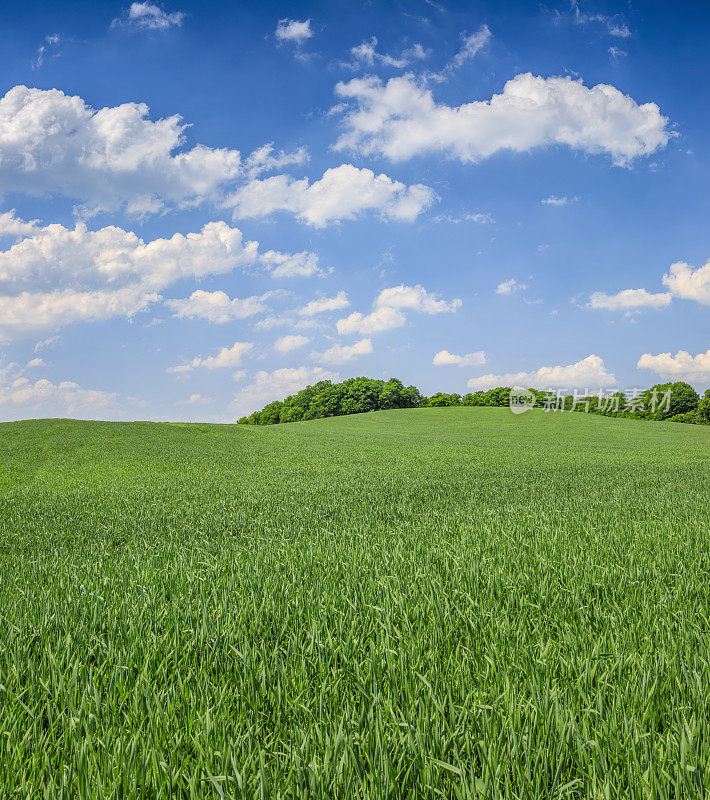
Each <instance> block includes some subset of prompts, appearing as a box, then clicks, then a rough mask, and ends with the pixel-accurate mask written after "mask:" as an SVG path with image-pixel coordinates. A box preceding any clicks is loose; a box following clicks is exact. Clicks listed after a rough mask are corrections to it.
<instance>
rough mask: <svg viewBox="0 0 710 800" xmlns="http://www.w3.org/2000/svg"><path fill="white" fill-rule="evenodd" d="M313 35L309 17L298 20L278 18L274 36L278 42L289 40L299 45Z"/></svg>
mask: <svg viewBox="0 0 710 800" xmlns="http://www.w3.org/2000/svg"><path fill="white" fill-rule="evenodd" d="M312 36H313V31H312V30H311V21H310V19H307V20H304V21H303V22H299V21H298V20H296V19H280V20H279V23H278V25H277V26H276V38H277V39H278V40H279V42H289V43H290V44H295V45H296V46H297V47H300V46H301V45H302V44H303V43H304V42H305V41H307V40H308V39H310V38H311V37H312Z"/></svg>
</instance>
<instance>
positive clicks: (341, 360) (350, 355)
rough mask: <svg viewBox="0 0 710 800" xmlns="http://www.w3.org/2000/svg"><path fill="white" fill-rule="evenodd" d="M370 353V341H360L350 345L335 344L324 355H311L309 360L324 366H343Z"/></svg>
mask: <svg viewBox="0 0 710 800" xmlns="http://www.w3.org/2000/svg"><path fill="white" fill-rule="evenodd" d="M371 352H372V339H360V341H359V342H355V344H350V345H340V344H335V345H333V346H332V347H330V348H328V350H326V351H325V352H324V353H311V358H312V359H314V360H315V361H321V362H322V363H324V364H345V363H346V362H347V361H352V360H353V359H354V358H357V357H358V356H363V355H367V354H368V353H371Z"/></svg>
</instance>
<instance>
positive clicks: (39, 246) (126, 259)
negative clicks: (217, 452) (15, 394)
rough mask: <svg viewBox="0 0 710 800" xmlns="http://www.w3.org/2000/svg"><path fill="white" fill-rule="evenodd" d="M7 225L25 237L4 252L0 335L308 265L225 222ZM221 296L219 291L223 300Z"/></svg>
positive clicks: (136, 308) (119, 312)
mask: <svg viewBox="0 0 710 800" xmlns="http://www.w3.org/2000/svg"><path fill="white" fill-rule="evenodd" d="M13 220H14V221H13ZM5 223H6V228H8V229H14V230H15V231H16V232H18V231H20V232H21V231H22V230H23V229H24V230H25V233H26V235H25V236H24V238H20V240H19V241H17V242H15V243H14V244H13V245H12V246H11V247H10V248H9V249H8V250H0V340H9V339H14V338H19V337H22V336H25V335H28V334H31V333H34V332H38V331H41V330H43V329H51V328H58V327H60V326H63V325H67V324H69V323H72V322H80V321H83V322H89V321H97V320H103V319H108V318H110V317H115V316H126V317H130V316H133V315H134V314H137V313H138V312H140V311H143V310H145V309H147V308H148V307H149V306H150V305H151V304H152V303H155V302H157V301H158V300H159V299H160V291H161V290H162V289H164V288H165V287H166V286H168V285H169V284H171V283H173V282H174V281H176V280H178V279H181V278H197V279H199V278H203V277H205V276H206V275H215V274H224V273H227V272H230V271H232V270H234V269H236V268H239V267H242V268H244V267H251V266H256V267H261V268H263V269H265V270H268V271H273V272H280V273H281V274H283V273H284V272H285V271H288V269H289V268H290V267H289V265H292V267H293V264H294V263H295V267H294V268H302V266H303V255H304V254H296V255H295V256H289V255H287V254H278V253H274V252H273V251H267V253H260V252H259V246H258V243H257V242H254V241H247V240H245V239H244V237H243V236H242V233H241V231H240V230H239V229H238V228H231V227H230V226H229V225H227V224H226V223H224V222H210V223H208V224H207V225H205V226H204V227H203V228H202V230H201V231H200V232H199V233H188V234H187V235H186V236H184V235H182V234H179V233H176V234H174V235H173V236H172V237H170V238H169V239H154V240H153V241H150V242H144V241H143V240H142V239H141V238H139V237H138V236H136V234H135V233H132V232H130V231H125V230H123V229H122V228H119V227H116V226H113V225H112V226H108V227H105V228H100V229H99V230H96V231H91V230H89V229H88V228H87V226H86V225H85V224H84V223H82V222H79V223H77V225H76V227H75V228H73V229H72V228H65V227H64V226H62V225H57V224H55V225H47V226H46V227H41V226H37V225H34V224H30V223H22V221H21V220H16V218H12V219H10V220H9V222H8V220H7V218H5ZM23 226H24V228H23ZM27 226H29V227H27ZM313 258H314V259H315V256H313ZM277 262H278V263H277ZM205 294H207V293H205ZM213 299H215V298H213ZM222 300H223V298H220V297H219V296H218V297H217V298H216V301H217V304H219V303H220V302H222ZM192 301H193V303H192V306H189V307H194V305H195V303H197V302H200V303H201V304H202V307H204V306H205V303H206V298H205V296H204V294H202V295H201V294H198V295H197V298H195V297H194V296H193V298H192ZM187 307H188V306H185V308H187ZM231 308H232V310H236V308H237V306H231Z"/></svg>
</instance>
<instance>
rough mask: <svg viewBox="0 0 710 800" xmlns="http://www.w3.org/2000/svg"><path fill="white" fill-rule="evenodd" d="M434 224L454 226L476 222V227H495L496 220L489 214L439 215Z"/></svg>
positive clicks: (433, 220)
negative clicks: (442, 223)
mask: <svg viewBox="0 0 710 800" xmlns="http://www.w3.org/2000/svg"><path fill="white" fill-rule="evenodd" d="M432 222H437V223H439V222H451V223H453V224H454V225H459V224H460V223H461V222H474V223H475V224H476V225H493V224H494V223H495V219H494V218H493V216H492V215H491V214H489V213H488V212H475V213H473V214H463V215H462V216H460V217H455V216H453V215H452V214H437V215H436V216H435V217H434V218H433V219H432Z"/></svg>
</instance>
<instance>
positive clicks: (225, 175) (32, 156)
mask: <svg viewBox="0 0 710 800" xmlns="http://www.w3.org/2000/svg"><path fill="white" fill-rule="evenodd" d="M185 128H186V125H185V124H184V123H183V122H182V119H181V118H180V117H179V116H178V115H175V116H172V117H166V118H164V119H159V120H156V121H155V122H154V121H152V120H150V119H149V118H148V106H146V105H145V104H144V103H123V104H122V105H120V106H115V107H113V108H102V109H100V110H98V111H96V110H95V109H93V108H91V107H89V106H87V105H86V103H85V102H84V101H83V100H82V99H81V98H80V97H72V96H70V95H66V94H64V92H61V91H59V90H58V89H47V90H45V89H29V88H28V87H26V86H15V87H14V88H12V89H10V90H9V91H8V92H7V94H5V96H4V97H3V98H2V99H0V178H2V184H3V186H4V188H5V189H6V190H9V189H12V190H15V191H22V192H27V193H29V194H36V195H48V194H55V193H56V194H63V195H65V196H68V197H72V198H74V199H76V200H78V201H80V202H83V203H86V204H87V206H88V207H89V209H90V210H92V211H96V210H101V209H104V210H115V209H116V208H118V207H120V206H122V205H124V204H126V205H127V207H128V209H129V210H130V211H135V212H138V213H141V212H144V211H146V210H148V211H153V210H161V209H162V208H164V207H166V206H169V205H190V204H194V203H196V202H199V201H201V200H203V199H206V198H212V197H215V196H216V195H217V194H218V193H219V191H220V189H221V187H222V186H223V185H224V184H225V183H226V182H228V181H230V180H232V179H234V178H236V177H237V176H239V174H240V165H241V156H240V154H239V151H237V150H228V149H214V148H210V147H205V146H203V145H197V146H196V147H193V148H192V149H191V150H186V151H183V152H178V153H175V152H174V151H176V150H177V149H179V148H182V147H183V145H184V142H185V138H184V131H185Z"/></svg>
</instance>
